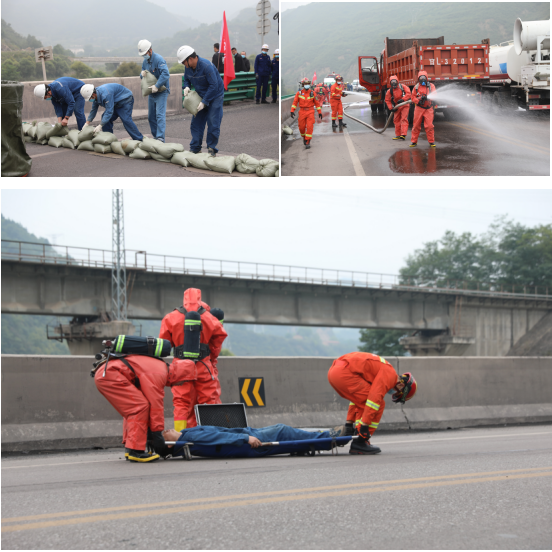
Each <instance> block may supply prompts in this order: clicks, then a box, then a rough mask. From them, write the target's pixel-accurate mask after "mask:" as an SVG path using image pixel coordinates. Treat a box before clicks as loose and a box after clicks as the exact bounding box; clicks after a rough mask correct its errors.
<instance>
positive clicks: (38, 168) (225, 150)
mask: <svg viewBox="0 0 552 552" xmlns="http://www.w3.org/2000/svg"><path fill="white" fill-rule="evenodd" d="M279 107H280V106H279V104H268V105H266V104H260V105H256V104H255V103H254V102H252V101H248V102H243V103H236V104H230V105H229V106H225V107H224V116H223V119H222V125H221V136H220V140H219V144H218V148H219V150H220V151H219V155H233V156H237V155H239V154H240V153H247V154H249V155H251V156H253V157H256V158H257V159H267V158H268V159H275V160H277V159H278V156H279V145H280V139H279V130H278V128H279ZM191 120H192V116H191V115H190V114H188V113H187V112H186V113H185V114H184V113H182V114H179V115H173V116H169V117H167V130H166V138H165V141H166V142H177V143H180V144H183V145H184V148H185V149H186V150H188V149H189V145H190V140H191V133H190V122H191ZM135 122H136V125H137V126H138V128H139V130H140V132H142V133H143V134H144V135H145V136H149V137H151V131H150V127H149V123H148V120H147V119H140V120H137V121H135ZM206 130H207V129H206ZM113 131H114V134H115V135H116V136H117V138H119V139H123V138H129V135H128V133H127V132H126V130H125V129H124V127H123V125H122V123H121V122H120V121H118V122H116V123H115V124H114V129H113ZM205 136H206V133H205ZM26 148H27V153H28V154H29V155H30V156H31V158H32V159H33V166H32V169H31V173H30V174H29V176H30V177H60V176H71V177H73V176H89V177H104V176H108V177H113V176H115V177H119V176H132V177H150V178H151V177H154V178H158V177H161V176H164V177H212V176H218V177H229V176H239V177H255V178H257V175H255V174H254V175H242V174H240V173H238V172H236V171H234V172H233V173H232V175H225V174H221V173H215V172H212V171H205V170H201V169H195V168H193V167H181V166H180V165H174V164H172V163H161V162H158V161H155V160H153V159H147V160H145V161H143V160H139V159H130V158H129V157H122V156H120V155H115V154H106V155H104V154H101V153H93V152H86V151H77V150H69V149H67V148H53V147H51V146H48V145H46V146H40V145H37V144H31V143H28V144H26ZM202 151H203V152H206V151H207V146H206V143H205V139H204V141H203V150H202Z"/></svg>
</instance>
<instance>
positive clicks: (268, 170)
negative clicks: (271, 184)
mask: <svg viewBox="0 0 552 552" xmlns="http://www.w3.org/2000/svg"><path fill="white" fill-rule="evenodd" d="M279 168H280V165H278V161H274V159H261V160H260V161H259V166H258V167H257V170H256V171H255V172H256V173H257V176H274V175H275V174H276V171H277V170H278V169H279Z"/></svg>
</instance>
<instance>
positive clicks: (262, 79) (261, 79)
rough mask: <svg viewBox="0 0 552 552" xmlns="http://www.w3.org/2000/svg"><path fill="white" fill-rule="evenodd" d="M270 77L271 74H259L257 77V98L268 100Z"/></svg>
mask: <svg viewBox="0 0 552 552" xmlns="http://www.w3.org/2000/svg"><path fill="white" fill-rule="evenodd" d="M269 79H270V75H259V76H258V77H257V93H256V94H255V99H256V100H261V99H262V100H265V101H266V95H267V93H268V81H269ZM261 87H262V97H261Z"/></svg>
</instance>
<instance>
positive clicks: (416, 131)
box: [412, 71, 435, 144]
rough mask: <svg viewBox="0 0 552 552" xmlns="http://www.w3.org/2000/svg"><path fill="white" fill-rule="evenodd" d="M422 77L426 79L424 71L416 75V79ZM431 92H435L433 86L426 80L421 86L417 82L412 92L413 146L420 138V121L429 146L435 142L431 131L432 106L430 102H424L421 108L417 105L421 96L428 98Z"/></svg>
mask: <svg viewBox="0 0 552 552" xmlns="http://www.w3.org/2000/svg"><path fill="white" fill-rule="evenodd" d="M422 75H425V76H426V78H427V73H426V72H425V71H420V72H419V73H418V78H420V77H421V76H422ZM432 92H435V85H434V84H431V83H430V82H429V79H428V83H427V85H425V86H423V85H421V84H420V83H419V82H418V84H416V86H415V87H414V90H412V102H413V103H415V104H416V107H415V109H414V124H413V125H412V143H413V144H415V143H416V142H417V141H418V136H420V130H421V129H422V120H423V121H424V128H425V133H426V136H427V141H428V142H429V143H430V144H433V143H434V142H435V133H434V131H433V128H434V127H433V117H434V109H433V107H434V104H433V102H432V101H431V100H426V101H425V103H424V105H423V107H420V105H419V103H420V100H421V99H422V96H429V94H431V93H432Z"/></svg>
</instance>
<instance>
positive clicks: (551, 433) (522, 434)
mask: <svg viewBox="0 0 552 552" xmlns="http://www.w3.org/2000/svg"><path fill="white" fill-rule="evenodd" d="M527 435H552V432H551V431H539V432H537V433H510V434H509V435H472V436H471V437H443V438H442V439H411V440H405V441H380V444H381V445H395V444H398V443H401V444H404V443H409V444H410V443H431V442H435V441H460V440H462V439H492V438H493V437H501V438H503V439H505V438H507V437H525V436H527Z"/></svg>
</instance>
